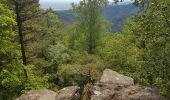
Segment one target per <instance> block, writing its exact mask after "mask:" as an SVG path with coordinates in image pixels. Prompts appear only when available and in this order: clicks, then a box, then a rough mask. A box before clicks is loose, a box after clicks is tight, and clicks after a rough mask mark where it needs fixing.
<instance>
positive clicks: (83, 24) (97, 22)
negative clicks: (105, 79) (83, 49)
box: [73, 0, 107, 54]
mask: <svg viewBox="0 0 170 100" xmlns="http://www.w3.org/2000/svg"><path fill="white" fill-rule="evenodd" d="M106 5H107V0H83V1H80V3H79V4H78V5H75V4H73V11H74V12H75V13H76V14H77V22H78V25H79V27H80V30H81V31H80V32H81V33H83V34H81V33H79V34H81V36H83V37H85V40H86V43H87V51H88V53H90V54H94V53H95V48H96V46H97V40H98V39H99V38H100V33H101V32H102V24H101V20H103V19H104V18H103V17H102V11H103V8H104V7H105V6H106ZM78 36H80V35H78Z"/></svg>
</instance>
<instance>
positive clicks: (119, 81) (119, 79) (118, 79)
mask: <svg viewBox="0 0 170 100" xmlns="http://www.w3.org/2000/svg"><path fill="white" fill-rule="evenodd" d="M100 83H103V84H115V85H133V84H134V81H133V78H131V77H127V76H124V75H121V74H119V73H117V72H115V71H113V70H111V69H105V70H104V72H103V75H102V77H101V79H100Z"/></svg>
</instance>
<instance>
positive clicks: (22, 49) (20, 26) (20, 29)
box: [16, 3, 28, 79]
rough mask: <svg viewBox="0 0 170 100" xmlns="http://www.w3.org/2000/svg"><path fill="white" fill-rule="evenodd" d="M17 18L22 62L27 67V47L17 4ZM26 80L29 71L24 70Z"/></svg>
mask: <svg viewBox="0 0 170 100" xmlns="http://www.w3.org/2000/svg"><path fill="white" fill-rule="evenodd" d="M16 16H17V26H18V33H19V42H20V46H21V53H22V62H23V65H27V59H26V53H25V47H24V39H23V33H22V20H21V17H20V9H19V5H18V4H17V3H16ZM24 74H25V78H26V79H28V74H27V70H26V69H24Z"/></svg>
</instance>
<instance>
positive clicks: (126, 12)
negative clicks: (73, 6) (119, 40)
mask: <svg viewBox="0 0 170 100" xmlns="http://www.w3.org/2000/svg"><path fill="white" fill-rule="evenodd" d="M56 12H57V14H58V15H59V16H60V18H61V19H62V20H63V22H65V23H67V24H69V23H72V22H74V21H75V19H76V18H75V16H74V14H73V13H72V12H71V11H69V10H59V11H56ZM138 12H139V8H138V7H136V6H134V5H131V4H128V5H115V6H113V5H108V6H107V7H106V8H105V10H104V13H103V16H104V17H105V19H106V20H108V21H109V22H111V23H112V32H118V31H121V30H122V28H123V22H124V20H125V19H127V18H129V17H131V16H132V15H134V14H138Z"/></svg>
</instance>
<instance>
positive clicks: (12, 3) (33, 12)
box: [6, 0, 39, 79]
mask: <svg viewBox="0 0 170 100" xmlns="http://www.w3.org/2000/svg"><path fill="white" fill-rule="evenodd" d="M6 4H8V5H9V7H11V9H13V10H14V12H15V14H16V22H17V27H18V29H17V32H18V34H19V43H20V46H21V53H22V62H23V65H27V57H26V50H25V43H24V34H26V33H25V32H26V30H25V29H24V22H26V21H27V20H30V19H32V18H34V17H36V16H37V13H38V12H39V8H38V7H39V0H7V2H6ZM24 73H25V77H26V79H28V75H27V71H26V69H24Z"/></svg>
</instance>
